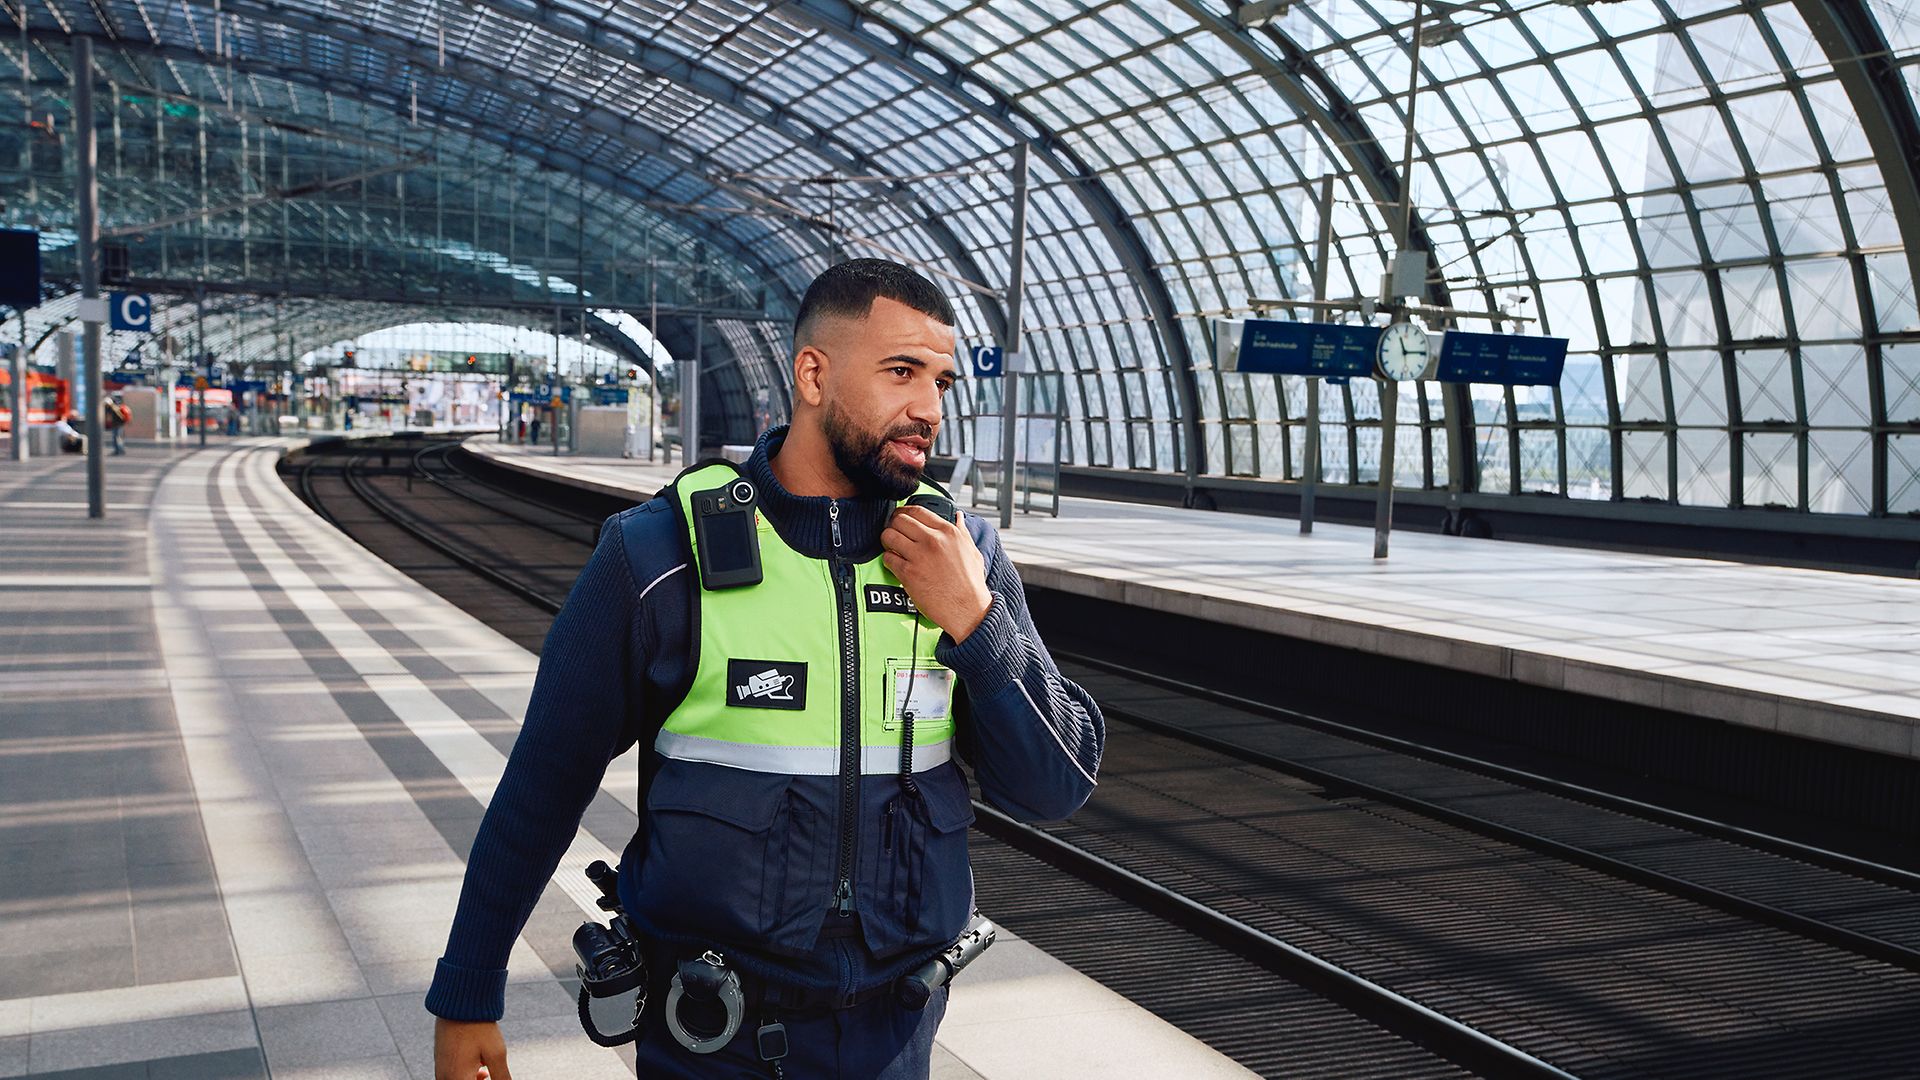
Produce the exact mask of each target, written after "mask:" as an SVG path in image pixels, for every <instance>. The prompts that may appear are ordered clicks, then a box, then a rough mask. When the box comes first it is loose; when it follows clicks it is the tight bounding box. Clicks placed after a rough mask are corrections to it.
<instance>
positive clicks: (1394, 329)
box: [1374, 322, 1433, 382]
mask: <svg viewBox="0 0 1920 1080" xmlns="http://www.w3.org/2000/svg"><path fill="white" fill-rule="evenodd" d="M1429 344H1430V341H1429V339H1428V337H1427V329H1426V327H1424V326H1421V325H1420V324H1419V323H1416V322H1397V323H1394V324H1393V325H1392V326H1389V327H1387V328H1386V329H1385V330H1382V331H1381V332H1380V344H1379V347H1378V351H1377V352H1376V353H1375V354H1374V359H1375V361H1376V366H1377V367H1378V368H1379V372H1380V377H1381V378H1383V379H1391V380H1392V381H1394V382H1408V381H1410V380H1413V379H1424V378H1427V377H1428V375H1429V373H1430V370H1429V369H1431V368H1432V366H1433V357H1432V354H1431V352H1430V350H1429V348H1428V346H1429Z"/></svg>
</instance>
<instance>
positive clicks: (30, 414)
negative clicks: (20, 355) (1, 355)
mask: <svg viewBox="0 0 1920 1080" xmlns="http://www.w3.org/2000/svg"><path fill="white" fill-rule="evenodd" d="M72 408H73V388H72V387H70V386H68V385H67V380H65V379H57V378H55V377H53V376H52V375H48V374H46V373H45V372H41V371H29V372H27V423H29V424H51V423H53V422H55V421H57V420H59V419H60V418H61V417H63V416H65V415H67V413H68V412H69V411H70V410H71V409H72ZM12 430H13V373H12V372H11V371H9V370H8V369H7V366H6V365H0V431H12Z"/></svg>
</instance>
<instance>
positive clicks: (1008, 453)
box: [1000, 141, 1028, 532]
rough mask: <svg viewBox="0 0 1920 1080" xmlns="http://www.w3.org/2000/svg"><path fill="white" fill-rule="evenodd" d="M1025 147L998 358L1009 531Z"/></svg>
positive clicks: (1020, 146) (1017, 170) (1017, 164)
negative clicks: (1004, 334)
mask: <svg viewBox="0 0 1920 1080" xmlns="http://www.w3.org/2000/svg"><path fill="white" fill-rule="evenodd" d="M1027 152H1028V151H1027V144H1026V142H1025V141H1022V142H1019V143H1016V144H1015V145H1014V148H1013V268H1012V272H1011V276H1010V277H1009V278H1008V280H1007V340H1006V341H1005V342H1004V343H1002V345H1001V349H1000V352H1001V356H1000V391H1001V396H1000V529H1001V531H1002V532H1004V531H1006V530H1008V529H1011V528H1013V487H1014V453H1015V437H1014V436H1015V431H1014V429H1015V428H1016V427H1017V426H1018V417H1019V414H1020V382H1019V379H1020V371H1021V368H1022V367H1024V366H1025V365H1024V364H1023V363H1022V362H1021V360H1020V333H1021V324H1020V319H1021V309H1022V308H1024V307H1025V306H1026V305H1025V304H1024V303H1022V297H1023V296H1024V295H1025V292H1026V277H1027Z"/></svg>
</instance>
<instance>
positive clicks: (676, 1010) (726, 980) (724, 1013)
mask: <svg viewBox="0 0 1920 1080" xmlns="http://www.w3.org/2000/svg"><path fill="white" fill-rule="evenodd" d="M746 1012H747V998H746V995H745V994H743V993H741V991H740V973H739V972H737V971H734V970H732V969H731V968H729V967H727V959H726V957H724V956H721V955H720V954H719V953H717V952H714V951H713V950H712V949H708V950H707V951H706V952H703V953H701V954H700V955H699V956H696V957H694V958H693V959H691V960H682V961H680V964H679V970H678V971H675V972H674V973H673V981H672V983H670V984H669V985H668V989H667V1032H668V1034H670V1035H672V1036H673V1041H674V1042H677V1043H679V1044H680V1045H681V1046H684V1047H686V1048H687V1049H688V1050H690V1051H692V1052H693V1053H696V1054H711V1053H713V1052H714V1051H716V1050H718V1049H720V1048H721V1047H723V1046H725V1045H727V1044H728V1043H730V1042H732V1041H733V1037H734V1036H735V1035H737V1034H739V1032H740V1020H741V1018H742V1017H744V1016H745V1015H746Z"/></svg>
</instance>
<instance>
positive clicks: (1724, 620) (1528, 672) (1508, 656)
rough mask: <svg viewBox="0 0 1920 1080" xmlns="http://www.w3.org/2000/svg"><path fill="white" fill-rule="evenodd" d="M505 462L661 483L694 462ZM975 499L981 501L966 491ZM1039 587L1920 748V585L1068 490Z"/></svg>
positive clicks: (1024, 545) (581, 478) (1804, 730)
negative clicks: (1386, 536)
mask: <svg viewBox="0 0 1920 1080" xmlns="http://www.w3.org/2000/svg"><path fill="white" fill-rule="evenodd" d="M467 445H468V447H469V448H470V449H473V450H475V451H477V452H480V453H485V454H488V455H490V456H491V457H493V458H494V459H495V460H498V461H499V462H500V463H501V464H503V465H507V466H510V467H513V468H517V469H521V470H523V471H527V472H532V473H536V474H541V475H550V476H555V477H559V478H562V479H566V480H568V481H569V482H571V483H576V484H581V485H582V486H588V487H593V488H595V489H598V490H602V491H618V492H621V493H624V494H629V495H632V496H633V497H635V498H645V497H646V496H648V495H650V494H651V493H652V492H653V491H655V490H657V489H658V487H659V486H660V485H661V484H663V483H665V482H666V481H667V480H670V479H671V478H672V476H673V474H674V472H675V471H676V470H675V469H673V468H668V467H665V466H650V465H648V464H646V463H645V462H639V463H635V462H625V461H620V460H618V459H604V458H570V457H566V456H561V457H558V458H555V457H553V456H551V455H548V454H544V453H535V452H530V451H528V450H527V449H525V448H523V447H519V446H501V445H498V444H497V443H496V442H495V441H494V440H492V439H490V438H488V437H486V436H481V437H478V438H475V439H472V440H470V441H469V442H468V444H467ZM963 505H964V501H963ZM1004 540H1005V543H1006V548H1007V552H1008V554H1009V555H1010V556H1011V557H1012V558H1013V560H1014V562H1015V564H1016V565H1017V566H1018V567H1019V569H1020V573H1021V576H1022V578H1023V579H1024V580H1026V581H1027V582H1028V583H1030V584H1033V585H1037V586H1043V587H1046V588H1052V589H1058V590H1061V591H1063V592H1068V593H1075V594H1080V595H1086V596H1092V597H1097V598H1100V599H1105V600H1111V601H1116V602H1119V603H1123V604H1127V605H1131V606H1136V607H1141V608H1146V609H1150V610H1154V611H1162V612H1167V613H1171V614H1177V615H1185V616H1191V617H1194V618H1199V619H1205V620H1208V621H1211V622H1217V623H1224V624H1228V625H1232V626H1240V627H1246V628H1248V629H1253V630H1259V631H1264V632H1268V633H1274V634H1280V635H1284V636H1287V637H1293V638H1299V639H1304V640H1310V641H1316V642H1321V643H1324V644H1327V645H1332V646H1336V647H1342V648H1351V649H1357V650H1360V651H1363V652H1369V653H1376V654H1380V655H1383V656H1391V657H1395V658H1399V659H1407V660H1414V661H1419V662H1423V663H1428V664H1434V665H1437V666H1440V667H1446V668H1453V669H1457V670H1461V671H1467V672H1472V673H1474V674H1479V675H1487V676H1492V677H1495V678H1501V679H1511V680H1514V681H1516V682H1520V683H1527V684H1532V685H1536V686H1542V687H1547V688H1550V689H1554V690H1567V691H1572V692H1575V693H1580V694H1587V695H1592V696H1595V697H1600V698H1607V699H1612V700H1617V701H1622V702H1630V703H1633V704H1637V705H1647V706H1653V707H1658V708H1665V709H1671V710H1674V711H1676V712H1682V713H1687V714H1690V715H1695V716H1704V717H1709V718H1713V719H1718V720H1723V721H1727V722H1729V723H1734V724H1741V725H1746V726H1749V727H1755V728H1762V729H1766V730H1769V731H1778V732H1782V733H1785V734H1789V735H1795V736H1800V737H1804V738H1809V739H1817V740H1820V741H1824V742H1831V743H1838V744H1841V745H1845V746H1851V747H1855V748H1859V749H1865V750H1872V751H1877V752H1880V753H1885V754H1892V755H1897V756H1901V757H1909V758H1912V757H1920V582H1915V581H1908V580H1902V579H1896V578H1885V577H1870V576H1865V575H1856V574H1843V573H1836V572H1832V571H1823V570H1801V569H1794V568H1788V567H1773V566H1753V565H1748V564H1743V563H1734V562H1724V561H1717V560H1711V559H1688V558H1674V557H1670V556H1661V555H1637V554H1629V553H1620V552H1607V551H1590V550H1584V549H1578V548H1562V547H1549V546H1546V545H1541V544H1520V543H1506V542H1501V541H1497V540H1473V539H1467V538H1462V537H1448V536H1435V535H1431V534H1426V533H1411V532H1402V533H1397V534H1395V535H1394V537H1393V555H1392V558H1390V559H1387V560H1384V561H1376V560H1374V559H1373V558H1371V555H1372V548H1373V534H1372V530H1371V529H1365V528H1356V527H1353V526H1345V525H1328V524H1324V523H1323V524H1320V525H1317V526H1316V528H1315V531H1314V533H1313V535H1311V536H1304V537H1303V536H1301V535H1300V534H1299V526H1298V524H1297V523H1296V522H1294V521H1293V520H1291V519H1283V518H1266V517H1254V516H1250V515H1242V514H1227V513H1215V512H1206V511H1193V510H1179V509H1171V508H1165V507H1156V506H1144V505H1138V504H1133V503H1119V502H1104V501H1100V500H1093V499H1065V500H1062V510H1061V516H1060V517H1059V518H1058V519H1053V518H1047V517H1040V516H1026V515H1022V516H1020V517H1018V518H1017V519H1016V521H1015V526H1014V528H1013V529H1012V530H1011V531H1010V532H1009V533H1008V534H1007V535H1006V536H1005V537H1004Z"/></svg>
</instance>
